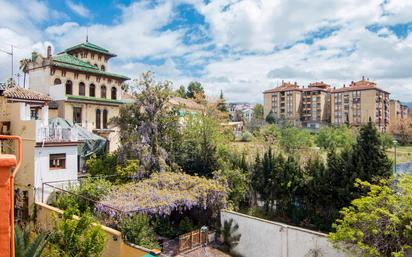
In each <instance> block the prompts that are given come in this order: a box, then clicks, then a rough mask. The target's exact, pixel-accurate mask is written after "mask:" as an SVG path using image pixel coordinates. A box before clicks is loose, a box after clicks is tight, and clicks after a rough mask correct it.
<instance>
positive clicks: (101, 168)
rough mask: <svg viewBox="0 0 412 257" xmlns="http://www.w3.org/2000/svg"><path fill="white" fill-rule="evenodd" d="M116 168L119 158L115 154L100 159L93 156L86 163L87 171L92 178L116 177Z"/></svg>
mask: <svg viewBox="0 0 412 257" xmlns="http://www.w3.org/2000/svg"><path fill="white" fill-rule="evenodd" d="M116 166H117V156H116V155H114V154H104V155H101V156H99V157H97V156H96V155H92V156H91V157H90V158H89V159H88V160H87V161H86V171H87V173H89V174H90V175H91V176H114V175H116ZM109 179H110V178H109Z"/></svg>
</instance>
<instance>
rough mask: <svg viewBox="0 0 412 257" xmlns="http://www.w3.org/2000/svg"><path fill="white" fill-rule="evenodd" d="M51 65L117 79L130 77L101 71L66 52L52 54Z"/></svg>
mask: <svg viewBox="0 0 412 257" xmlns="http://www.w3.org/2000/svg"><path fill="white" fill-rule="evenodd" d="M52 65H53V66H57V67H62V68H67V69H73V70H79V71H84V72H90V73H94V74H97V75H102V76H108V77H113V78H119V79H123V80H128V79H130V78H128V77H126V76H123V75H119V74H115V73H111V72H107V71H102V70H99V68H97V67H95V66H93V65H91V64H89V63H87V62H84V61H82V60H80V59H78V58H76V57H74V56H72V55H70V54H68V53H65V52H64V53H61V54H58V55H55V56H53V58H52Z"/></svg>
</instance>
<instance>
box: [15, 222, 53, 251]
mask: <svg viewBox="0 0 412 257" xmlns="http://www.w3.org/2000/svg"><path fill="white" fill-rule="evenodd" d="M48 241H49V234H48V233H42V234H40V235H37V236H35V238H34V239H31V235H30V229H29V226H26V228H25V229H21V228H20V226H15V227H14V250H15V257H40V256H41V255H42V253H43V251H44V249H45V247H46V245H47V243H48Z"/></svg>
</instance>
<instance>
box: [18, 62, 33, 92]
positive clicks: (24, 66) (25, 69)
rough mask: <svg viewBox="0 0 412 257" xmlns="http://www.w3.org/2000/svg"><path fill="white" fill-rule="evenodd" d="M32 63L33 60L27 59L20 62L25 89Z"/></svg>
mask: <svg viewBox="0 0 412 257" xmlns="http://www.w3.org/2000/svg"><path fill="white" fill-rule="evenodd" d="M30 62H31V60H30V59H27V58H25V59H22V60H20V70H22V71H23V87H26V74H27V72H28V69H29V64H30Z"/></svg>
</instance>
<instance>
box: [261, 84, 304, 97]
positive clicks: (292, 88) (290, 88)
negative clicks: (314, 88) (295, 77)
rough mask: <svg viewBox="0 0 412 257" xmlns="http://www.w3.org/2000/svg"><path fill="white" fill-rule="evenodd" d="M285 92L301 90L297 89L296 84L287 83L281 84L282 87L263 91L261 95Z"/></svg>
mask: <svg viewBox="0 0 412 257" xmlns="http://www.w3.org/2000/svg"><path fill="white" fill-rule="evenodd" d="M285 91H302V89H301V88H299V86H298V84H297V83H296V82H295V83H294V84H292V83H289V82H282V85H280V86H278V87H275V88H272V89H269V90H266V91H263V93H264V94H266V93H275V92H285Z"/></svg>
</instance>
